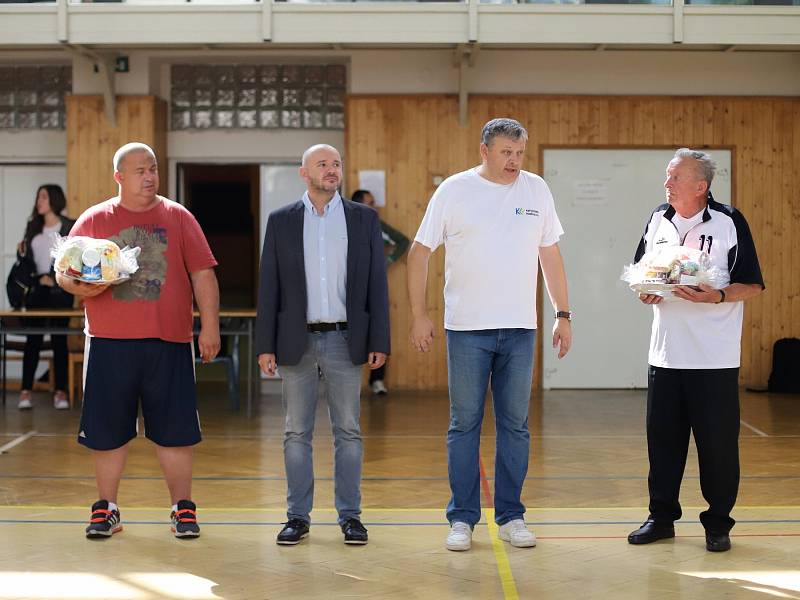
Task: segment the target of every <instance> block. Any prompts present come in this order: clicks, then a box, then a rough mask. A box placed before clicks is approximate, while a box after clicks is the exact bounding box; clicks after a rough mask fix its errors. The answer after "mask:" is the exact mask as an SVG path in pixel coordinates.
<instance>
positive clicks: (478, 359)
mask: <svg viewBox="0 0 800 600" xmlns="http://www.w3.org/2000/svg"><path fill="white" fill-rule="evenodd" d="M535 337H536V330H535V329H486V330H477V331H453V330H447V371H448V383H449V387H450V427H449V429H448V430H447V468H448V472H449V475H450V490H451V492H452V496H451V498H450V503H449V504H448V505H447V520H448V521H450V523H453V522H454V521H462V522H464V523H468V524H469V525H470V526H474V525H475V524H476V523H477V522H478V521H479V520H480V518H481V498H480V466H479V454H478V450H479V445H480V435H481V423H482V422H483V410H484V405H485V402H486V388H487V386H488V385H489V383H490V381H491V389H492V401H493V403H494V414H495V429H496V430H497V447H496V451H495V467H494V508H495V521H496V522H497V524H498V525H503V524H504V523H507V522H508V521H511V520H512V519H521V518H522V515H523V514H525V507H524V506H523V505H522V502H520V495H521V493H522V484H523V483H524V482H525V476H526V475H527V473H528V453H529V450H530V434H529V433H528V405H529V403H530V397H531V380H532V378H533V345H534V344H533V343H534V339H535Z"/></svg>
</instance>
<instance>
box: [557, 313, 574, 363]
mask: <svg viewBox="0 0 800 600" xmlns="http://www.w3.org/2000/svg"><path fill="white" fill-rule="evenodd" d="M571 347H572V323H571V322H570V321H569V320H568V319H556V322H555V323H553V348H558V358H564V357H565V356H566V355H567V352H569V349H570V348H571Z"/></svg>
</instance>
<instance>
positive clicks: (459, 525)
mask: <svg viewBox="0 0 800 600" xmlns="http://www.w3.org/2000/svg"><path fill="white" fill-rule="evenodd" d="M445 546H446V547H447V549H448V550H453V551H454V552H463V551H464V550H469V549H470V548H471V547H472V528H471V527H470V526H469V525H467V524H466V523H463V522H462V521H453V524H452V525H451V526H450V533H448V534H447V542H446V543H445Z"/></svg>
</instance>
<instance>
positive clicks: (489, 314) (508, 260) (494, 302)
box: [415, 167, 564, 331]
mask: <svg viewBox="0 0 800 600" xmlns="http://www.w3.org/2000/svg"><path fill="white" fill-rule="evenodd" d="M563 233H564V230H563V229H562V228H561V223H560V222H559V220H558V215H556V210H555V206H554V204H553V196H552V194H551V193H550V189H549V188H548V187H547V184H546V183H545V182H544V180H543V179H542V178H541V177H539V176H538V175H534V174H533V173H529V172H527V171H520V174H519V177H517V180H516V181H515V182H514V183H512V184H509V185H502V184H498V183H493V182H491V181H489V180H487V179H485V178H483V177H481V176H480V175H478V172H477V167H476V168H473V169H470V170H469V171H464V172H462V173H457V174H455V175H453V176H451V177H448V178H447V179H446V180H445V181H444V182H443V183H442V184H441V185H440V186H439V187H438V188H437V190H436V192H435V193H434V194H433V197H432V198H431V201H430V203H429V204H428V209H427V210H426V211H425V217H424V218H423V219H422V224H421V225H420V227H419V231H418V232H417V235H416V238H415V241H417V242H419V243H420V244H423V245H424V246H427V247H428V248H430V249H431V250H435V249H436V248H438V247H439V246H440V245H441V244H444V245H445V272H444V303H445V310H444V326H445V328H446V329H452V330H457V331H464V330H478V329H511V328H522V329H536V280H537V277H538V266H539V248H540V247H542V246H552V245H553V244H555V243H557V242H558V240H559V238H560V237H561V235H562V234H563Z"/></svg>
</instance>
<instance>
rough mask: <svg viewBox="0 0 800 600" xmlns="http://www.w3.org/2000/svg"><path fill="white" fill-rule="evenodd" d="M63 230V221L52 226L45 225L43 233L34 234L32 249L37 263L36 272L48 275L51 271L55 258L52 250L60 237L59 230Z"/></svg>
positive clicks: (34, 260)
mask: <svg viewBox="0 0 800 600" xmlns="http://www.w3.org/2000/svg"><path fill="white" fill-rule="evenodd" d="M60 230H61V223H60V222H59V223H58V224H56V225H53V226H51V227H43V228H42V233H38V234H36V235H35V236H33V239H32V240H31V251H32V252H33V262H35V263H36V272H37V273H39V274H40V275H46V274H47V273H49V272H50V266H51V265H52V264H53V261H54V260H55V259H54V258H53V257H52V256H50V251H51V250H52V249H53V245H54V244H55V242H56V237H58V232H59V231H60Z"/></svg>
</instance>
